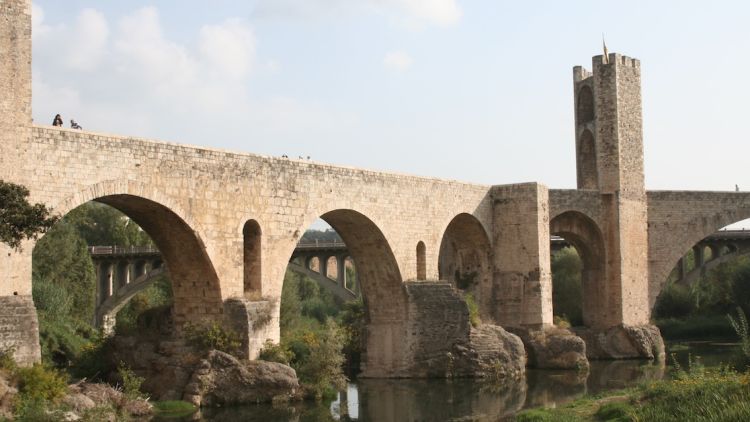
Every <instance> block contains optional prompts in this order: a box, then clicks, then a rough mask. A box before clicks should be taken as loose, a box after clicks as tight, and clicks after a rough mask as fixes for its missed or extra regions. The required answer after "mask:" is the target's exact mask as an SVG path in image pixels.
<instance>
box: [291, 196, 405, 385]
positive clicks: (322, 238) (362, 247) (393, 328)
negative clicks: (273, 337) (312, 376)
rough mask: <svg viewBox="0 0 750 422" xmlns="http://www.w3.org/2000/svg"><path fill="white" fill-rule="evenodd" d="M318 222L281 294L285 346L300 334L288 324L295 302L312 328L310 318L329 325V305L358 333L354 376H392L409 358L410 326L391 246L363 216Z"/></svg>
mask: <svg viewBox="0 0 750 422" xmlns="http://www.w3.org/2000/svg"><path fill="white" fill-rule="evenodd" d="M318 218H319V220H317V221H311V222H310V224H309V226H305V227H304V228H303V229H301V230H300V232H303V233H304V234H303V235H302V236H301V238H300V240H299V242H298V243H297V245H296V247H295V249H294V251H292V252H291V253H292V259H291V260H290V262H289V265H288V266H287V271H286V274H285V278H284V282H283V286H282V292H281V301H280V314H279V315H280V325H279V326H280V339H281V341H282V342H284V341H286V340H285V339H287V338H289V337H288V336H289V335H294V332H295V329H290V322H289V321H290V319H289V318H287V317H288V316H289V315H290V313H289V312H290V310H291V309H292V308H294V306H295V305H294V304H293V302H294V301H301V302H302V303H301V305H300V306H297V309H298V312H299V313H301V314H302V315H303V316H304V317H306V318H308V319H307V321H308V322H309V318H317V319H318V320H319V321H321V323H323V322H324V319H323V318H318V315H317V313H318V311H317V310H318V309H322V308H320V307H319V305H318V303H320V302H321V300H322V301H323V302H325V303H327V304H328V306H326V307H325V309H327V310H326V311H325V312H329V313H330V312H335V313H336V315H339V313H340V312H347V315H349V316H348V317H346V319H344V322H343V323H345V324H352V325H349V326H350V327H358V328H356V332H357V333H359V334H358V335H357V338H359V339H361V342H360V347H358V348H355V349H347V350H354V352H353V354H352V355H349V354H347V356H348V357H349V358H350V360H349V361H348V362H349V363H350V364H351V365H352V368H353V370H354V371H356V368H357V366H358V365H360V364H361V365H360V366H359V369H361V371H362V372H363V374H366V375H367V376H385V375H388V374H391V373H393V371H394V370H396V369H397V368H398V367H399V365H401V364H402V363H403V361H404V356H405V355H406V354H407V353H408V348H407V347H406V344H404V343H405V342H404V335H405V330H406V328H405V327H406V324H407V323H408V321H407V319H406V313H407V309H406V303H407V301H406V293H405V290H404V287H403V285H402V278H401V273H400V270H399V267H398V265H397V262H396V259H395V256H394V254H393V252H392V250H391V247H390V244H389V242H388V241H387V239H386V238H385V235H384V234H383V232H382V231H381V230H380V228H379V227H378V226H377V225H376V224H375V222H373V221H372V220H371V219H370V218H369V217H367V216H365V215H364V214H362V213H360V212H358V211H355V210H352V209H335V210H331V211H327V212H324V213H323V214H320V215H319V217H318ZM326 227H328V228H326ZM305 229H307V230H305ZM295 257H304V258H303V259H304V261H305V262H308V263H312V262H314V261H316V260H317V261H319V265H321V266H323V267H326V265H325V264H324V263H328V264H329V265H327V266H328V267H329V268H328V269H327V270H326V269H325V268H320V267H318V268H317V269H319V270H320V272H319V273H318V272H314V271H313V269H315V268H311V267H314V266H315V265H310V267H308V268H305V267H303V266H300V265H297V264H296V263H295ZM331 270H334V271H335V276H336V277H335V279H333V277H330V278H329V277H326V276H328V275H330V276H333V275H334V272H332V271H331ZM300 277H302V278H306V279H307V281H305V280H302V279H301V278H300ZM295 284H296V285H297V286H298V287H297V292H296V293H297V295H296V296H293V294H294V293H295V292H294V291H293V290H291V288H292V286H294V285H295ZM311 285H312V286H311ZM316 286H319V287H316ZM311 287H312V288H311ZM334 290H335V291H334ZM310 292H312V294H309V293H310ZM316 292H319V293H316ZM325 292H327V293H326V294H325V296H328V297H331V296H333V297H332V298H333V299H335V302H337V303H335V304H333V305H331V301H330V300H328V299H326V298H325V297H323V295H322V293H325ZM337 292H338V293H337ZM339 293H340V294H339ZM318 294H321V295H320V296H317V295H318ZM358 299H360V300H361V302H359V300H358ZM357 303H361V305H357ZM332 306H333V307H336V308H337V309H332ZM353 309H356V310H357V311H356V313H355V314H354V315H358V316H357V317H355V321H351V320H350V319H349V318H350V317H351V316H352V315H353V314H351V310H353ZM329 316H330V315H329ZM359 316H361V319H360V317H359ZM296 332H299V330H296ZM360 351H361V354H360Z"/></svg>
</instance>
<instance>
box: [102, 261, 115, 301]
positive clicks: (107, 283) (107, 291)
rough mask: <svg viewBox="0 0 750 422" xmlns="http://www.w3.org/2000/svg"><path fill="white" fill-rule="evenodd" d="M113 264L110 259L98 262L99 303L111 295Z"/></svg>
mask: <svg viewBox="0 0 750 422" xmlns="http://www.w3.org/2000/svg"><path fill="white" fill-rule="evenodd" d="M113 273H114V264H113V263H112V262H111V261H102V262H101V263H100V264H99V303H103V302H104V301H105V300H107V298H108V297H110V296H112V293H113V285H114V280H113V277H114V274H113Z"/></svg>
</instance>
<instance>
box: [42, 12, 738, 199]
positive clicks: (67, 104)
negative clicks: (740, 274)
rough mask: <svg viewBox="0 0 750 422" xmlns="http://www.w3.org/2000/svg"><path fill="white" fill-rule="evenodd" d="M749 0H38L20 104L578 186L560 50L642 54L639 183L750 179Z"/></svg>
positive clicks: (414, 168) (93, 124)
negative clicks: (27, 86) (28, 88)
mask: <svg viewBox="0 0 750 422" xmlns="http://www.w3.org/2000/svg"><path fill="white" fill-rule="evenodd" d="M748 21H750V2H741V1H714V2H705V1H700V2H698V1H659V2H654V1H628V2H614V1H571V2H561V1H557V0H555V1H553V0H549V1H528V2H518V1H515V2H510V1H500V0H497V1H490V0H255V1H241V2H240V1H228V0H214V1H211V2H206V1H197V0H180V1H166V0H164V1H158V2H156V1H152V2H148V1H141V0H131V1H127V2H123V1H118V2H114V1H101V0H98V1H97V0H89V1H87V0H67V1H65V2H61V1H59V0H56V1H52V0H38V1H36V2H34V4H33V49H34V50H33V64H32V69H33V117H34V121H35V122H36V123H38V124H51V122H52V118H53V116H54V115H55V114H56V113H60V114H61V115H62V117H63V119H64V121H65V122H66V126H67V123H68V121H69V119H71V118H74V119H75V120H76V121H77V122H78V123H79V124H81V125H82V126H83V127H84V128H85V129H86V130H92V131H97V132H105V133H116V134H122V135H133V136H139V137H145V138H152V139H159V140H165V141H172V142H178V143H185V144H191V145H200V146H208V147H212V148H220V149H226V150H233V151H242V152H251V153H257V154H262V155H272V156H281V155H282V154H286V155H288V156H290V157H297V156H303V157H307V156H310V157H311V159H312V160H313V161H318V162H324V163H332V164H338V165H347V166H355V167H363V168H368V169H375V170H382V171H393V172H398V173H407V174H416V175H422V176H431V177H439V178H444V179H454V180H460V181H466V182H475V183H483V184H505V183H516V182H531V181H536V182H540V183H543V184H545V185H547V186H549V187H550V188H574V187H575V156H574V152H575V149H574V145H575V144H574V137H573V130H574V129H573V89H572V88H573V82H572V67H573V66H575V65H583V66H585V67H587V68H590V67H591V57H592V56H594V55H597V54H601V52H602V36H604V37H605V39H606V42H607V46H608V48H609V50H610V51H611V52H618V53H622V54H626V55H629V56H632V57H636V58H639V59H640V60H641V69H642V84H643V86H642V92H643V119H644V149H645V170H646V186H647V188H648V189H686V190H734V188H735V184H737V185H739V187H740V189H743V190H744V189H747V190H750V171H748V166H747V165H746V162H747V160H748V158H750V135H748V129H747V125H748V122H750V119H748V116H750V102H748V98H750V77H748V75H749V74H748V69H750V54H748V52H750V25H748V24H747V22H748Z"/></svg>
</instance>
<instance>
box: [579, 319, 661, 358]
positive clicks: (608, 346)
mask: <svg viewBox="0 0 750 422" xmlns="http://www.w3.org/2000/svg"><path fill="white" fill-rule="evenodd" d="M575 333H576V334H578V335H579V336H580V337H581V338H582V339H583V340H584V341H585V342H586V353H587V356H588V358H589V359H653V360H656V361H663V360H664V359H665V356H666V355H665V349H664V340H663V339H662V337H661V333H660V332H659V328H657V327H656V326H655V325H639V326H632V325H624V324H621V325H617V326H614V327H609V328H604V329H596V328H577V329H576V330H575Z"/></svg>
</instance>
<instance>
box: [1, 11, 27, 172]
mask: <svg viewBox="0 0 750 422" xmlns="http://www.w3.org/2000/svg"><path fill="white" fill-rule="evenodd" d="M0 22H2V25H0V93H1V94H0V179H2V180H17V177H14V176H17V174H14V173H15V172H16V171H17V170H18V168H19V167H20V166H19V164H20V157H23V152H24V150H25V148H26V146H27V145H28V141H29V139H30V137H31V0H2V1H1V2H0Z"/></svg>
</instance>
